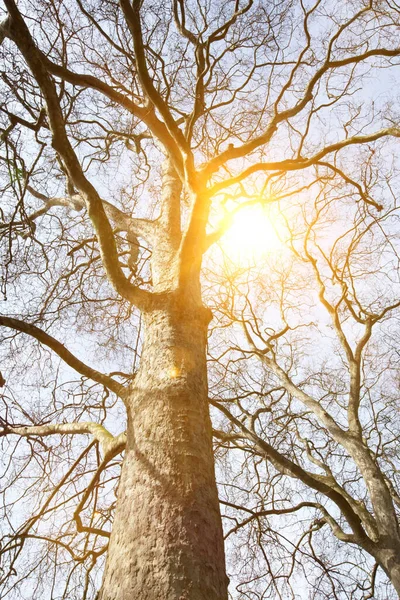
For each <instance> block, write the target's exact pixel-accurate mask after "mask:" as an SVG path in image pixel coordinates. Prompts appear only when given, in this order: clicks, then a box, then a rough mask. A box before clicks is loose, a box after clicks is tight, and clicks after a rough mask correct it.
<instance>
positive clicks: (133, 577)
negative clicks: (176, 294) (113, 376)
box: [100, 305, 228, 600]
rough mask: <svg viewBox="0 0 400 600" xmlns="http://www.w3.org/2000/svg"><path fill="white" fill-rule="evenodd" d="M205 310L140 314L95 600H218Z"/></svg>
mask: <svg viewBox="0 0 400 600" xmlns="http://www.w3.org/2000/svg"><path fill="white" fill-rule="evenodd" d="M207 313H208V311H206V309H204V308H203V307H197V308H196V309H193V310H188V309H187V308H186V309H184V310H181V309H179V307H178V306H177V305H175V306H171V305H169V306H167V307H163V308H161V309H160V308H157V309H156V310H153V311H150V312H147V313H145V315H144V316H145V341H144V347H143V354H142V359H141V366H140V370H139V372H138V374H137V376H136V379H135V385H134V388H133V389H132V393H131V395H130V397H129V400H128V402H127V404H128V438H127V447H126V454H125V459H124V464H123V470H122V475H121V481H120V486H119V490H118V500H117V509H116V515H115V521H114V527H113V531H112V535H111V540H110V548H109V554H108V559H107V565H106V570H105V574H104V580H103V586H102V589H101V592H100V598H101V600H130V599H132V600H134V599H135V600H137V599H139V598H140V599H141V600H224V599H226V598H227V583H228V581H227V577H226V575H225V560H224V548H223V536H222V526H221V517H220V512H219V504H218V495H217V488H216V483H215V474H214V461H213V453H212V430H211V422H210V417H209V409H208V394H207V372H206V356H205V350H206V336H207V325H208V321H209V315H208V314H207Z"/></svg>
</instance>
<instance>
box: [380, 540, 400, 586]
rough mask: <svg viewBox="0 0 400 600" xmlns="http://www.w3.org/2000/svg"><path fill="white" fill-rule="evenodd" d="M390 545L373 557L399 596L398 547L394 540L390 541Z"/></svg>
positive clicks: (399, 563) (399, 549)
mask: <svg viewBox="0 0 400 600" xmlns="http://www.w3.org/2000/svg"><path fill="white" fill-rule="evenodd" d="M390 545H391V548H387V549H382V550H379V551H378V552H377V553H376V555H375V558H376V560H377V561H378V563H379V564H380V565H381V566H382V568H383V570H384V571H385V573H386V575H387V576H388V578H389V579H390V581H391V582H392V585H393V587H394V589H395V590H396V592H397V594H398V596H399V598H400V548H399V547H398V544H396V542H392V544H390Z"/></svg>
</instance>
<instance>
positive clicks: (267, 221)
mask: <svg viewBox="0 0 400 600" xmlns="http://www.w3.org/2000/svg"><path fill="white" fill-rule="evenodd" d="M221 242H222V244H221V245H222V247H223V250H224V252H225V253H226V254H227V255H228V256H229V258H230V259H231V260H232V261H233V262H236V263H237V262H240V263H257V261H259V260H260V259H262V258H265V257H266V256H268V255H269V254H272V253H279V252H280V251H281V250H282V249H283V244H282V241H281V240H280V239H279V235H278V232H277V226H276V223H274V220H273V219H272V218H271V212H270V211H268V210H267V209H265V208H264V207H262V206H260V205H259V204H256V205H253V206H249V207H246V208H243V209H242V210H239V211H238V212H237V213H236V214H235V216H234V218H233V223H232V225H231V227H230V228H229V229H228V231H227V232H226V233H225V235H224V236H223V238H222V240H221Z"/></svg>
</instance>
